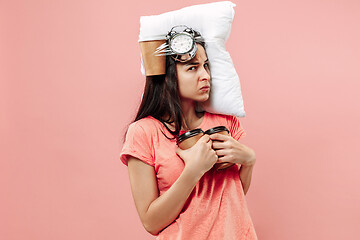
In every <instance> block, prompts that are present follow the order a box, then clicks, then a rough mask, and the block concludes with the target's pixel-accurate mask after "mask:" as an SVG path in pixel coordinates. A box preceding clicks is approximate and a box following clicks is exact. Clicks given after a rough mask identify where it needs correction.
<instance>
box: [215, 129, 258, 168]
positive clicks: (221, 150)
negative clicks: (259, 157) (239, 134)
mask: <svg viewBox="0 0 360 240" xmlns="http://www.w3.org/2000/svg"><path fill="white" fill-rule="evenodd" d="M210 139H211V140H212V141H213V142H212V147H213V149H214V150H215V152H216V154H217V155H218V157H219V159H218V161H217V162H218V163H222V162H231V163H236V164H241V165H243V166H253V165H254V164H255V161H256V156H255V152H254V150H253V149H251V148H249V147H248V146H245V145H244V144H241V143H239V142H238V141H236V140H235V139H234V138H232V137H231V136H230V135H223V134H220V133H214V134H211V135H210Z"/></svg>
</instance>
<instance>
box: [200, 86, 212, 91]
mask: <svg viewBox="0 0 360 240" xmlns="http://www.w3.org/2000/svg"><path fill="white" fill-rule="evenodd" d="M200 90H201V91H209V90H210V86H203V87H202V88H200Z"/></svg>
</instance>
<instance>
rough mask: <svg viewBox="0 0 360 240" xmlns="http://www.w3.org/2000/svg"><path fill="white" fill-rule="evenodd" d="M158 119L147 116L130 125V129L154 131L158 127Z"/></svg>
mask: <svg viewBox="0 0 360 240" xmlns="http://www.w3.org/2000/svg"><path fill="white" fill-rule="evenodd" d="M158 126H159V125H158V121H157V120H156V119H155V118H153V117H151V116H148V117H145V118H142V119H140V120H137V121H135V122H133V123H131V124H130V125H129V130H143V131H144V132H153V131H156V130H157V129H158Z"/></svg>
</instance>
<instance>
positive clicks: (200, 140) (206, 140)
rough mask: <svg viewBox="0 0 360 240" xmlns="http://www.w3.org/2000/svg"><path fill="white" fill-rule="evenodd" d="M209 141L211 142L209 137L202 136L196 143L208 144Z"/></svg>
mask: <svg viewBox="0 0 360 240" xmlns="http://www.w3.org/2000/svg"><path fill="white" fill-rule="evenodd" d="M210 140H211V139H210V137H209V135H207V134H204V136H202V137H201V138H200V139H199V140H198V142H209V141H210Z"/></svg>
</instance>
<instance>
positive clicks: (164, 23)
mask: <svg viewBox="0 0 360 240" xmlns="http://www.w3.org/2000/svg"><path fill="white" fill-rule="evenodd" d="M235 6H236V5H235V4H234V3H232V2H230V1H223V2H214V3H208V4H201V5H194V6H190V7H185V8H182V9H180V10H176V11H171V12H167V13H163V14H160V15H153V16H142V17H141V18H140V34H139V42H142V41H151V40H163V39H165V35H166V34H167V33H168V32H169V30H170V29H171V28H172V27H173V26H176V25H186V26H188V27H191V28H193V29H195V30H197V31H199V32H200V34H201V35H202V36H203V38H204V40H205V43H206V52H207V56H208V59H209V62H210V71H211V84H212V87H211V94H210V99H209V100H208V101H207V102H206V103H205V104H203V107H204V109H205V110H206V111H208V112H212V113H221V114H228V115H235V116H238V117H244V116H245V111H244V104H243V99H242V94H241V86H240V81H239V76H238V75H237V73H236V70H235V68H234V64H233V62H232V60H231V57H230V54H229V53H228V52H227V51H226V49H225V42H226V40H227V39H228V37H229V35H230V32H231V24H232V21H233V18H234V14H235V12H234V7H235ZM141 72H142V74H144V75H145V71H144V67H143V64H141Z"/></svg>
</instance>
